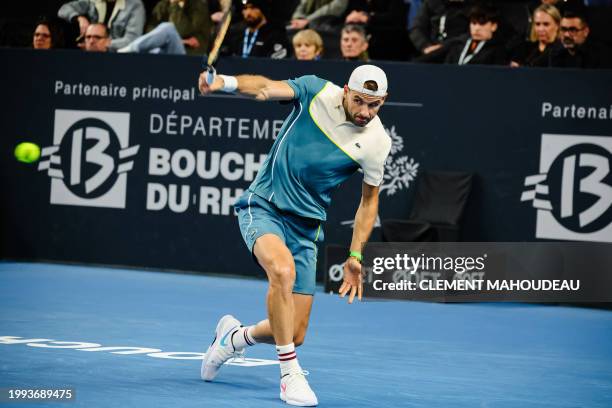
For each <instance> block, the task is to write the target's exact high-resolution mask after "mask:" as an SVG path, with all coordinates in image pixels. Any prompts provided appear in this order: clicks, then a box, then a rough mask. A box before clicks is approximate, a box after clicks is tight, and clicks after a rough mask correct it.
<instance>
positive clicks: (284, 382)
mask: <svg viewBox="0 0 612 408" xmlns="http://www.w3.org/2000/svg"><path fill="white" fill-rule="evenodd" d="M305 374H308V372H307V371H302V369H301V368H300V369H299V370H295V371H292V372H290V373H289V374H286V375H284V376H283V377H282V378H281V382H280V399H282V400H283V401H285V402H286V403H287V404H289V405H296V406H298V407H315V406H317V404H319V401H318V400H317V396H316V395H315V393H314V392H313V391H312V388H310V385H308V381H306V377H305V376H304V375H305Z"/></svg>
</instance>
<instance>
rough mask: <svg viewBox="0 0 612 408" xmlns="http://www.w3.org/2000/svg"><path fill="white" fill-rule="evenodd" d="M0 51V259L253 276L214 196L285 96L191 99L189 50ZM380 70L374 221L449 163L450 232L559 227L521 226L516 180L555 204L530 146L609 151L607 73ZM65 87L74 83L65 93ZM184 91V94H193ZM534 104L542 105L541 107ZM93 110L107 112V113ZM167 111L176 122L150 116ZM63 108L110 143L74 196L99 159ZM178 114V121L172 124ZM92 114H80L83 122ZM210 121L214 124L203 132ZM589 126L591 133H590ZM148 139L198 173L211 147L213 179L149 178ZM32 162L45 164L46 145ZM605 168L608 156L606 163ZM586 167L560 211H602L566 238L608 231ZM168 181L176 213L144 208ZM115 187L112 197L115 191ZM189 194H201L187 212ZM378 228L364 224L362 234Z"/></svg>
mask: <svg viewBox="0 0 612 408" xmlns="http://www.w3.org/2000/svg"><path fill="white" fill-rule="evenodd" d="M0 58H2V60H3V61H4V63H3V64H2V65H1V66H0V81H1V82H0V85H1V87H2V89H3V94H4V100H5V102H4V106H3V109H2V124H3V126H2V128H3V135H2V137H1V138H0V154H1V157H2V159H1V160H0V183H1V185H2V199H1V200H0V257H1V258H10V259H45V260H57V261H74V262H84V263H99V264H111V265H112V264H115V265H128V266H129V265H133V266H146V267H154V268H169V269H183V270H193V271H206V272H220V273H240V274H255V273H259V272H258V271H257V269H256V267H255V266H254V265H253V263H252V261H251V260H250V257H249V255H248V253H247V251H246V249H245V247H244V244H243V242H242V240H241V238H240V236H239V232H238V227H237V223H236V219H235V217H234V216H233V214H232V212H231V209H230V204H231V202H232V200H233V197H235V196H236V195H237V194H238V193H239V191H241V190H242V189H246V188H247V187H248V185H249V182H250V176H249V174H251V175H252V173H253V169H254V167H253V166H248V165H247V168H246V170H247V171H246V174H247V175H244V174H240V173H241V170H245V169H244V167H245V165H244V164H241V162H243V161H247V162H249V161H250V162H257V161H259V160H260V158H261V156H260V155H262V154H266V153H267V151H268V149H269V148H270V146H271V144H272V142H273V131H274V125H275V124H274V121H277V122H276V126H277V127H278V126H279V125H280V123H281V121H282V120H283V118H284V117H285V115H286V114H287V113H288V112H289V110H290V109H291V106H290V105H281V104H278V103H257V102H253V101H249V100H245V99H240V98H235V97H225V96H222V95H219V96H216V97H199V96H197V92H196V90H195V87H196V80H197V75H198V72H199V70H200V69H201V61H200V60H199V59H198V58H195V57H194V58H191V57H173V56H151V55H110V54H108V55H104V54H84V53H80V52H78V51H63V52H52V53H49V52H33V51H29V50H6V49H5V50H0ZM381 66H382V67H383V68H384V69H385V71H386V72H387V75H388V77H389V83H390V96H389V100H388V103H387V105H386V106H385V107H384V108H383V109H382V111H381V118H382V121H383V123H384V124H385V126H386V127H387V128H388V130H389V132H390V133H391V135H392V136H394V140H395V144H394V149H393V151H392V155H391V157H390V161H389V163H388V169H387V170H388V171H387V173H388V174H389V175H390V174H396V175H397V176H398V178H397V179H394V180H392V179H387V180H386V181H385V184H384V185H383V188H382V193H381V208H380V216H381V218H403V217H405V216H407V214H408V212H409V208H410V199H411V194H412V192H413V190H414V182H415V180H414V178H415V176H418V173H419V172H420V171H422V170H462V171H470V172H474V173H475V174H476V181H475V185H474V190H473V193H472V196H471V198H470V202H469V204H468V207H467V211H466V214H465V220H464V229H463V232H462V239H463V240H465V241H533V240H536V239H562V238H563V237H562V236H560V235H559V233H556V234H557V235H555V232H550V231H549V232H546V231H545V232H544V234H542V233H538V232H537V231H538V229H537V225H536V224H537V219H538V217H544V216H545V215H546V214H544V213H540V212H538V210H536V209H535V208H534V207H533V206H532V202H531V201H524V202H522V201H521V195H522V193H523V192H524V191H526V190H528V189H529V188H528V187H525V185H524V182H525V178H526V177H528V176H531V175H534V174H538V173H546V172H548V170H550V174H551V176H550V177H549V179H548V181H547V183H548V185H549V187H550V190H551V191H550V194H549V195H550V196H551V201H552V203H553V206H555V208H558V201H559V199H560V198H559V197H558V191H559V189H560V186H561V185H562V180H563V178H564V177H565V176H564V175H563V174H562V175H559V174H558V171H557V172H556V173H555V171H556V170H555V169H557V168H558V166H557V167H555V166H556V165H555V166H544V165H543V164H542V160H543V159H542V157H544V156H545V155H546V153H545V152H544V150H545V149H544V148H543V146H542V141H543V135H544V134H550V135H553V136H552V139H551V140H553V142H554V143H557V144H558V143H560V142H559V141H561V140H566V139H563V138H562V137H561V138H559V137H558V135H570V137H571V138H572V139H571V140H573V141H574V142H572V143H574V144H573V146H574V147H573V149H574V150H576V149H577V150H576V152H574V153H572V154H577V155H578V156H576V157H578V158H579V157H580V154H583V153H589V152H591V153H594V154H597V155H599V156H602V157H604V158H605V157H609V156H610V155H611V154H612V153H611V152H612V147H610V140H612V138H611V136H612V119H610V114H611V112H610V109H611V105H612V97H611V94H610V89H612V86H611V85H612V72H609V71H597V72H595V71H573V70H565V71H561V70H538V69H516V70H512V69H507V68H487V67H454V66H423V65H410V64H399V63H387V64H381ZM353 67H354V66H353V65H351V64H348V63H344V62H327V61H321V62H314V63H309V62H297V61H269V60H242V59H225V60H222V61H221V62H220V64H219V71H220V72H223V73H227V74H238V73H259V74H265V75H267V76H269V77H272V78H276V79H283V78H293V77H297V76H300V75H303V74H313V73H314V74H316V75H319V76H321V77H323V78H326V79H329V80H331V81H333V82H335V83H337V84H339V85H342V84H344V82H345V81H346V79H347V78H348V76H349V74H350V72H351V70H352V69H353ZM58 81H59V82H58ZM60 82H61V85H60ZM65 84H72V85H77V88H78V84H81V85H82V87H84V86H86V85H89V86H93V85H98V86H109V87H110V86H111V84H112V87H125V90H126V96H125V97H121V96H120V95H118V96H91V95H89V96H85V95H66V94H65V89H66V87H65ZM149 87H150V88H151V89H152V88H160V89H169V88H172V90H173V91H174V90H175V89H180V90H181V91H183V90H184V92H185V93H186V97H187V99H188V100H180V101H176V102H174V101H172V100H166V99H163V98H143V97H141V98H138V99H136V100H134V99H133V97H132V95H133V92H134V90H135V89H140V90H141V93H142V90H143V89H145V90H146V89H149ZM72 90H76V91H77V93H78V89H72ZM181 95H182V94H181ZM192 95H195V97H194V99H193V100H191V97H192ZM547 104H550V107H551V110H550V111H546V112H545V113H543V109H544V107H548V106H549V105H547ZM572 105H574V106H575V108H574V113H575V115H574V116H575V117H574V118H572V117H571V112H572V111H571V106H572ZM555 106H556V107H560V108H561V111H560V112H561V116H563V108H564V107H566V108H567V109H565V116H564V117H555V116H554V115H553V113H554V111H553V108H554V107H555ZM580 106H582V107H596V108H597V112H598V118H590V119H588V118H578V117H577V116H576V115H577V113H576V109H577V108H576V107H580ZM66 111H69V112H66ZM101 112H102V113H101ZM108 112H114V113H117V112H118V113H120V115H119V116H108V115H107V113H108ZM602 112H603V113H602ZM604 113H605V115H607V116H606V118H604V117H603V116H604ZM71 115H72V116H71ZM75 115H76V116H75ZM79 115H80V116H79ZM168 117H170V118H171V120H170V123H171V124H172V123H176V125H174V126H172V125H171V126H170V127H168V126H166V124H167V123H168ZM599 117H601V118H599ZM79 118H81V119H83V118H97V120H101V121H102V123H106V124H107V125H108V127H109V128H110V129H114V130H113V131H114V132H118V133H120V135H119V134H118V135H114V134H113V133H112V132H111V133H110V135H111V136H110V138H109V139H108V140H109V143H110V145H109V146H108V147H107V148H106V150H104V153H105V154H107V155H109V156H110V157H112V166H111V167H112V175H110V176H108V179H107V180H106V182H105V183H104V184H102V185H101V186H99V187H98V188H97V189H95V190H94V191H92V192H89V193H87V192H85V190H84V189H85V184H84V183H85V181H87V180H88V179H89V178H91V177H93V176H95V174H96V173H97V172H98V170H99V168H100V167H99V166H98V165H96V164H95V160H96V157H94V156H95V155H94V156H91V157H88V156H87V154H90V155H91V154H94V153H92V149H94V150H95V147H96V140H95V139H87V137H85V136H84V137H85V139H87V141H86V142H85V143H84V144H83V146H82V150H81V151H79V152H78V154H76V156H75V153H74V149H73V144H74V140H75V139H74V137H75V136H74V135H75V133H74V131H75V130H76V131H78V128H73V129H72V130H70V132H68V130H69V129H68V128H69V127H70V126H69V125H71V124H75V123H77V122H79V120H80V119H79ZM126 118H128V119H126ZM152 118H153V119H152ZM160 118H163V122H164V128H163V130H160V129H159V124H160V123H161V122H160V121H161V120H162V119H160ZM172 118H174V119H172ZM186 118H189V119H186ZM199 119H200V120H201V121H202V126H203V129H204V131H205V132H206V135H205V136H204V135H203V132H202V127H200V128H198V126H197V121H198V120H199ZM126 120H128V125H126V126H127V127H126V128H125V129H127V130H125V131H121V130H120V128H121V124H124V123H125V121H126ZM189 120H191V124H190V126H187V124H188V123H189ZM181 121H183V122H181ZM211 121H212V122H211ZM256 121H257V122H256ZM99 123H100V122H95V123H93V124H92V123H89V125H87V124H86V125H87V126H91V127H96V126H98V125H99ZM181 123H182V124H183V131H182V132H181V131H180V129H181ZM211 123H212V124H213V125H214V124H216V125H219V123H221V124H220V125H219V126H218V127H216V128H215V126H212V127H211ZM81 125H83V124H82V123H81ZM83 126H85V125H83ZM83 126H81V128H83ZM87 126H85V127H87ZM115 128H117V129H119V130H117V129H115ZM255 128H257V131H256V130H255ZM266 129H267V130H266ZM266 131H267V132H268V133H267V138H265V137H264V136H265V132H266ZM122 132H123V133H122ZM194 132H195V135H194ZM87 134H89V133H87ZM594 136H597V137H601V138H595V139H593V137H594ZM121 137H125V139H124V140H121V139H120V138H121ZM21 141H32V142H35V143H37V144H39V145H40V146H42V147H50V146H53V145H57V146H58V148H59V150H58V151H57V152H56V153H54V156H56V158H55V159H53V160H55V161H60V162H61V163H57V162H53V161H51V162H50V167H51V168H56V169H61V170H62V174H63V176H64V179H63V181H62V180H61V179H57V178H53V177H51V176H50V175H49V173H48V171H47V170H46V169H42V170H39V169H38V164H32V165H27V164H23V163H18V162H17V161H16V160H15V159H14V158H13V149H14V147H15V145H16V144H17V143H19V142H21ZM60 141H61V143H60ZM583 142H584V143H583ZM121 143H123V144H124V145H121ZM554 143H553V144H554ZM136 145H138V146H139V148H138V152H137V153H136V154H135V155H131V156H129V157H122V156H120V155H119V150H121V149H125V148H127V147H129V146H136ZM593 145H595V147H593ZM98 147H100V146H98ZM159 149H162V150H165V151H167V152H168V153H169V154H172V155H176V157H177V158H178V157H180V156H181V155H183V156H189V155H193V156H194V157H195V155H196V154H197V153H196V152H200V155H201V156H203V157H204V158H205V159H206V160H207V162H206V163H203V162H202V163H203V165H204V168H206V169H209V167H208V166H209V165H210V160H211V157H213V156H214V155H218V157H219V158H223V157H225V162H224V163H225V165H227V166H226V169H225V170H224V171H220V173H219V174H217V175H215V176H214V177H212V176H211V177H209V176H205V177H200V176H198V174H197V172H193V173H190V174H187V175H185V174H183V173H182V172H181V171H175V170H171V171H170V172H169V174H166V175H158V174H156V173H155V171H153V170H152V163H153V162H154V161H152V159H151V155H152V153H154V152H157V151H160V150H159ZM543 149H544V150H543ZM593 149H595V150H593ZM598 149H599V150H598ZM606 151H607V152H608V153H607V154H608V156H606ZM177 152H178V153H177ZM214 152H216V153H214ZM132 153H133V152H132ZM570 153H571V152H570ZM561 156H562V155H560V154H559V157H561ZM75 157H80V158H81V168H80V170H81V176H82V177H81V179H80V181H79V180H76V179H74V178H71V177H73V175H72V173H71V171H72V167H74V165H75V163H76V162H75V161H74V160H75V159H74V158H75ZM45 160H46V161H50V160H51V158H50V156H49V155H47V156H46V157H45V158H43V161H45ZM187 160H188V159H185V158H184V157H183V159H182V160H179V161H178V162H177V163H178V165H177V166H178V167H179V168H180V169H184V168H185V166H186V165H187ZM129 161H131V162H133V168H132V169H131V170H129V171H127V172H125V173H123V176H119V175H118V174H117V171H118V166H119V165H120V164H121V163H126V162H129ZM221 161H222V162H223V160H221ZM607 163H608V166H609V165H610V160H609V159H608V162H607ZM542 166H544V167H542ZM221 167H222V166H221ZM549 167H550V168H549ZM180 169H179V170H180ZM213 170H215V167H214V166H213ZM394 172H395V173H394ZM592 172H593V168H581V169H578V168H577V173H576V177H575V179H576V180H577V181H576V183H575V191H574V193H575V194H574V198H575V207H576V210H575V213H576V214H577V213H578V212H579V211H583V210H586V209H588V208H590V207H591V206H592V205H593V204H594V203H595V202H596V201H597V200H598V199H600V197H599V196H601V197H603V198H601V199H603V200H604V202H603V205H604V208H605V211H604V212H603V214H601V215H600V216H599V217H598V220H597V222H596V223H595V224H592V225H590V226H587V227H585V228H582V229H581V228H579V227H576V228H574V227H572V228H574V231H573V232H572V233H573V234H578V235H575V236H571V237H573V238H571V237H570V235H568V236H567V238H566V239H577V240H586V241H603V242H612V233H610V232H608V231H609V227H610V224H609V219H610V215H611V213H612V210H611V208H610V205H611V204H612V198H610V197H609V196H607V195H606V194H607V193H606V192H607V191H608V190H607V189H608V188H612V187H610V186H612V179H611V176H610V172H609V169H608V171H606V172H604V173H603V174H604V176H603V177H602V178H601V180H600V183H599V187H597V188H598V189H599V190H597V192H596V194H592V193H588V192H586V193H585V192H584V191H581V190H580V184H579V183H578V181H579V180H583V179H584V178H585V177H587V176H588V175H589V174H591V173H592ZM121 178H124V179H125V183H126V184H125V194H124V199H121V198H119V201H118V202H120V204H121V205H119V207H120V208H109V207H108V204H100V201H96V200H98V199H99V198H100V197H106V196H108V194H110V193H109V191H111V190H112V189H113V188H116V187H117V185H118V184H116V182H117V180H119V179H121ZM234 178H236V179H234ZM400 179H401V180H403V181H401V180H400ZM75 180H76V181H77V182H76V183H75V184H74V185H70V187H69V188H67V189H68V190H72V191H73V195H74V196H79V195H81V198H80V199H81V200H82V199H83V198H85V199H87V200H89V201H88V202H87V204H84V203H83V202H82V201H81V202H79V201H78V200H79V198H78V197H77V199H75V198H74V196H73V197H70V196H69V195H67V194H65V191H64V190H66V189H64V190H61V189H60V188H59V187H57V185H59V184H61V183H64V184H65V185H69V184H70V183H71V182H74V181H75ZM398 180H399V181H398ZM53 183H56V187H55V188H54V187H52V185H53ZM118 183H119V184H120V182H118ZM171 185H174V186H176V187H170V186H171ZM119 187H120V186H119ZM202 187H204V192H202V190H201V189H202ZM174 188H176V189H177V191H179V192H181V191H183V189H187V190H188V195H187V198H188V200H187V201H188V204H186V207H185V209H184V211H183V210H181V209H177V208H174V210H173V209H171V208H169V206H168V205H166V206H163V208H161V209H154V207H155V206H154V205H153V204H154V203H153V202H154V201H159V193H156V194H158V195H157V196H154V194H153V193H152V191H157V190H156V189H162V190H164V191H170V190H171V189H174ZM54 189H55V190H54ZM118 190H121V188H118ZM54 191H55V192H54ZM62 191H63V192H62ZM112 191H115V190H112ZM359 191H360V175H359V174H357V175H356V176H354V177H353V178H352V179H350V180H349V181H348V182H347V183H346V184H345V185H344V186H342V187H341V188H340V189H338V190H337V191H336V193H335V195H334V202H333V204H332V208H331V209H330V212H329V220H328V222H327V223H326V225H325V233H326V241H327V243H337V244H346V243H348V241H349V240H350V233H351V229H350V221H351V220H352V219H353V216H354V211H355V209H356V208H357V205H358V199H359ZM117 194H118V195H117V197H120V196H121V195H122V194H123V193H122V192H121V191H119V192H118V193H117ZM148 195H149V199H148V198H147V196H148ZM170 195H171V194H170ZM217 195H218V196H219V197H217ZM224 195H225V200H223V197H224ZM151 197H153V198H155V199H152V198H151ZM207 197H208V198H207ZM107 198H108V197H107ZM180 198H181V196H180V194H179V195H178V196H177V199H176V201H177V203H178V204H180V203H182V201H181V199H180ZM217 198H218V199H219V200H220V207H219V208H218V212H219V214H213V213H214V212H216V211H217V208H216V204H215V203H216V202H217V201H216V200H217ZM71 200H72V201H71ZM75 200H76V201H75ZM205 200H208V201H205ZM52 201H53V203H52ZM58 201H60V202H63V204H59V203H58ZM111 201H112V200H111ZM203 201H204V202H205V203H206V202H212V203H213V204H212V205H208V206H207V205H204V206H203V207H202V202H203ZM66 202H71V204H66ZM223 204H225V207H224V206H223ZM606 205H607V206H606ZM175 207H180V205H177V206H175ZM201 208H204V209H205V212H206V213H202V211H204V210H201ZM224 208H225V210H224ZM553 213H554V211H553ZM542 219H544V218H542ZM565 221H566V220H561V221H559V224H563V223H564V222H565ZM594 225H595V227H596V228H595V229H596V231H595V232H593V231H592V230H593V228H594V227H593V226H594ZM589 228H590V229H589ZM593 234H595V235H593ZM561 235H562V234H561ZM576 237H577V238H576ZM379 238H380V236H379V232H378V229H376V230H375V233H374V235H373V239H374V240H377V239H379Z"/></svg>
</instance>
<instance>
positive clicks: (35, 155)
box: [15, 142, 40, 163]
mask: <svg viewBox="0 0 612 408" xmlns="http://www.w3.org/2000/svg"><path fill="white" fill-rule="evenodd" d="M15 158H16V159H17V160H19V161H20V162H24V163H34V162H35V161H36V160H38V159H39V158H40V147H38V145H37V144H36V143H30V142H23V143H19V144H18V145H17V146H16V147H15Z"/></svg>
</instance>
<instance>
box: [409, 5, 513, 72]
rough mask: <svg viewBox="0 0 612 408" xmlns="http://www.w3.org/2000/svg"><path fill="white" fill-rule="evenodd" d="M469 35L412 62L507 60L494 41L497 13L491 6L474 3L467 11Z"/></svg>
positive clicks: (487, 62) (500, 62)
mask: <svg viewBox="0 0 612 408" xmlns="http://www.w3.org/2000/svg"><path fill="white" fill-rule="evenodd" d="M469 19H470V35H463V36H459V37H455V39H452V40H449V41H447V42H446V43H445V44H444V45H443V46H442V47H441V48H439V49H437V50H435V51H432V52H430V53H429V54H425V55H423V56H421V57H419V58H417V59H416V60H415V62H429V63H442V62H443V63H446V64H457V65H466V64H480V65H505V64H507V63H508V58H507V55H506V50H505V47H504V45H503V44H501V43H499V42H497V41H496V40H495V32H496V31H497V28H498V24H499V12H498V10H497V9H495V8H493V7H481V6H475V7H473V8H472V9H471V10H470V13H469Z"/></svg>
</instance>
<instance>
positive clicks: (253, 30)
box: [222, 0, 288, 59]
mask: <svg viewBox="0 0 612 408" xmlns="http://www.w3.org/2000/svg"><path fill="white" fill-rule="evenodd" d="M243 4H244V6H243V8H242V17H243V21H241V22H240V23H238V24H235V25H234V26H233V27H232V29H231V30H230V33H229V34H228V38H227V39H226V41H225V42H224V46H223V48H222V53H223V54H226V55H228V54H229V55H239V56H241V57H243V58H247V57H268V58H274V59H281V58H285V57H287V54H288V52H287V49H288V46H287V37H286V33H285V30H284V28H283V27H279V26H274V25H272V24H270V23H268V20H267V18H266V16H267V15H268V13H269V12H270V3H269V2H268V1H267V0H244V1H243Z"/></svg>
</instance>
